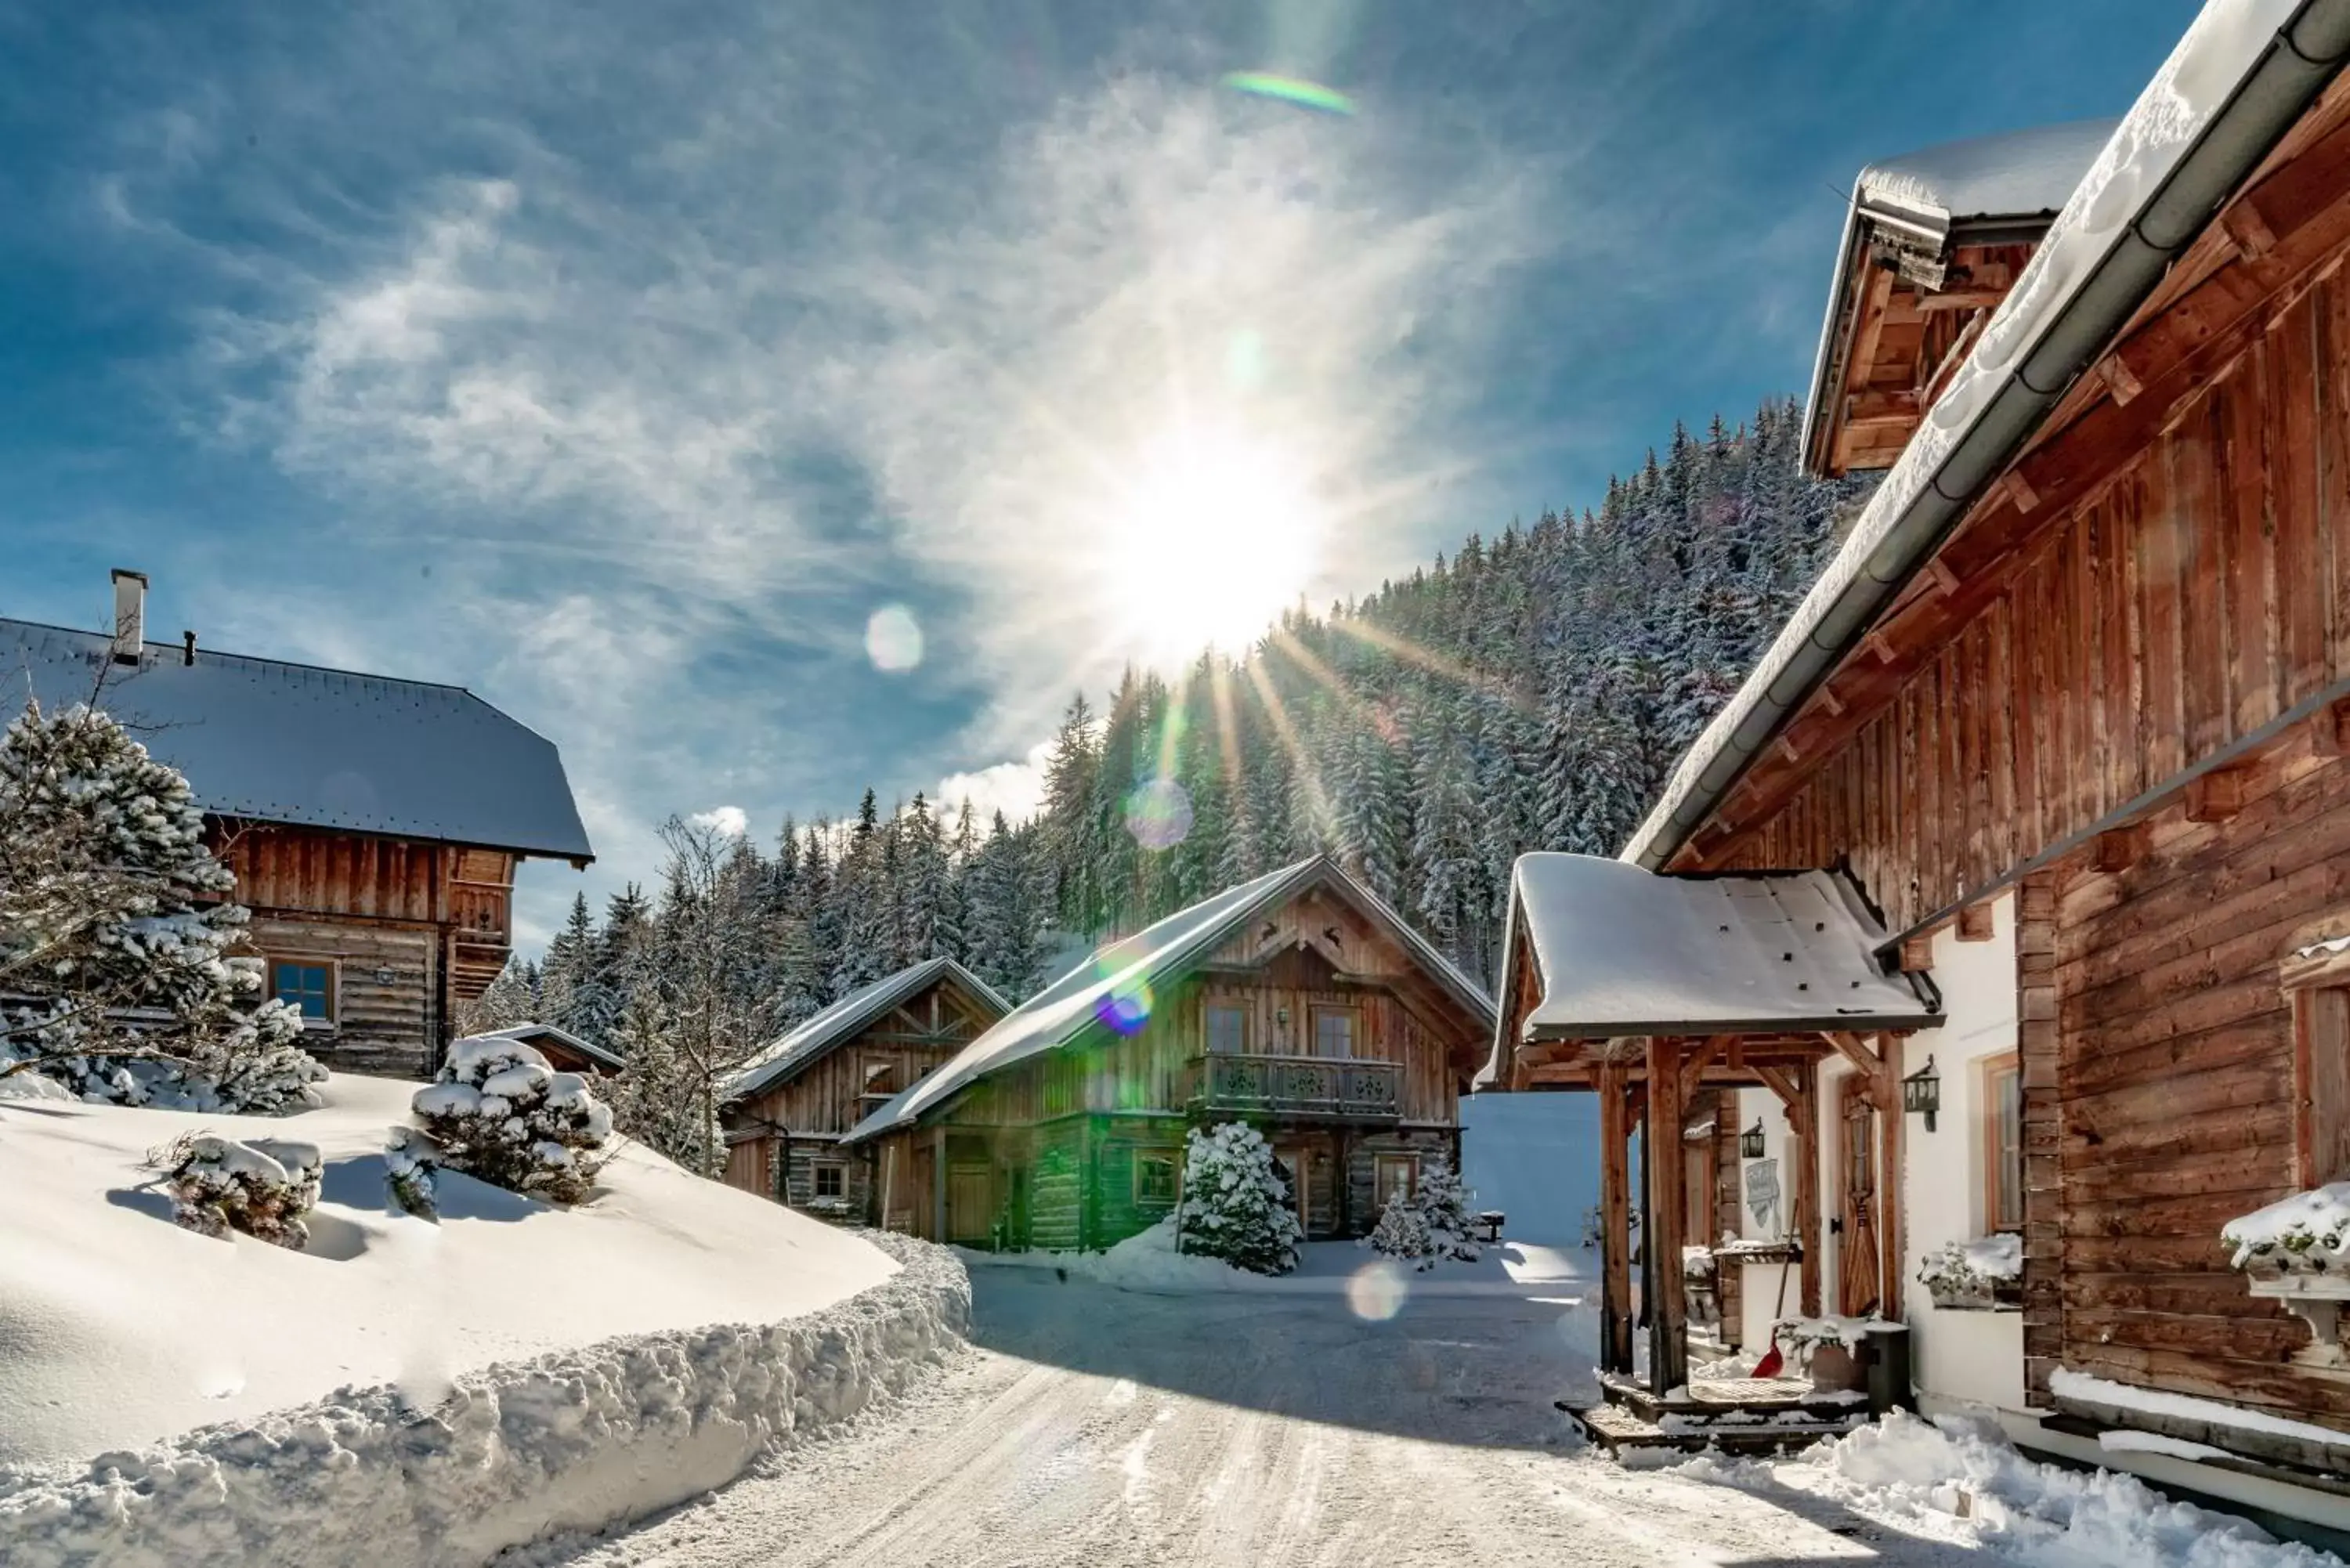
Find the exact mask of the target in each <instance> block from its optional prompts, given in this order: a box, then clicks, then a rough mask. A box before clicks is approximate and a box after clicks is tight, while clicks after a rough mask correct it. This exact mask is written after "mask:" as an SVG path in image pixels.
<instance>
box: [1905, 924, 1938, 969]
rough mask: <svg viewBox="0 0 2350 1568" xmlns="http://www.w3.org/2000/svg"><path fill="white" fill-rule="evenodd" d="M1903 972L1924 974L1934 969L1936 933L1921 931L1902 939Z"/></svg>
mask: <svg viewBox="0 0 2350 1568" xmlns="http://www.w3.org/2000/svg"><path fill="white" fill-rule="evenodd" d="M1900 963H1901V972H1902V973H1904V974H1924V973H1925V972H1926V971H1928V970H1929V969H1932V968H1933V967H1934V933H1933V932H1931V931H1920V932H1918V934H1917V935H1916V936H1914V937H1904V938H1902V939H1901V959H1900Z"/></svg>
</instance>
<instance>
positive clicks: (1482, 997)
mask: <svg viewBox="0 0 2350 1568" xmlns="http://www.w3.org/2000/svg"><path fill="white" fill-rule="evenodd" d="M1317 883H1318V884H1320V885H1322V886H1324V887H1327V888H1334V889H1336V890H1337V891H1338V892H1340V893H1341V894H1342V896H1344V897H1345V898H1347V900H1348V901H1349V902H1350V903H1352V904H1353V905H1354V906H1355V907H1356V908H1357V909H1359V910H1360V911H1361V912H1362V913H1363V914H1365V915H1366V916H1367V917H1369V918H1370V919H1373V920H1374V921H1376V922H1377V923H1378V925H1380V926H1381V927H1382V928H1384V929H1386V930H1387V931H1388V933H1389V934H1390V935H1392V936H1393V937H1395V938H1396V939H1397V940H1399V941H1401V942H1402V943H1403V944H1404V946H1405V947H1406V948H1408V949H1409V950H1410V951H1411V953H1412V955H1413V957H1415V958H1416V959H1417V960H1418V961H1419V962H1420V964H1421V965H1422V967H1423V968H1425V969H1426V970H1427V971H1428V972H1429V974H1430V976H1431V977H1432V978H1433V979H1434V980H1435V981H1437V982H1438V983H1439V984H1440V985H1441V986H1443V987H1444V989H1445V990H1446V991H1447V992H1451V995H1452V996H1453V998H1454V999H1455V1000H1456V1001H1458V1002H1460V1003H1461V1006H1462V1007H1464V1008H1465V1009H1466V1010H1467V1011H1468V1012H1470V1013H1471V1016H1473V1017H1476V1018H1480V1019H1491V1018H1492V1015H1493V1003H1492V998H1490V997H1488V996H1487V995H1486V994H1485V992H1484V988H1483V987H1482V986H1480V985H1479V984H1477V982H1476V981H1472V980H1471V979H1470V978H1469V977H1468V976H1467V975H1465V974H1463V973H1461V971H1460V970H1459V969H1457V968H1455V967H1454V966H1453V965H1452V963H1451V961H1449V960H1447V959H1446V958H1445V957H1444V955H1443V954H1441V953H1440V952H1438V951H1437V950H1436V949H1435V948H1433V947H1431V946H1430V945H1429V943H1428V941H1427V940H1426V939H1425V938H1423V937H1421V936H1420V935H1419V933H1418V932H1416V931H1414V930H1413V929H1411V928H1410V927H1409V925H1407V924H1405V922H1404V920H1403V918H1402V917H1401V916H1399V915H1398V914H1397V913H1396V912H1395V911H1394V910H1393V909H1389V908H1388V905H1387V903H1386V901H1385V900H1383V899H1382V898H1379V896H1378V894H1376V893H1374V892H1372V891H1371V890H1370V889H1369V888H1366V887H1364V886H1363V885H1362V884H1361V883H1360V882H1357V881H1356V880H1355V879H1354V878H1353V877H1349V876H1347V874H1346V872H1345V871H1343V870H1341V869H1340V868H1339V867H1338V866H1337V865H1336V863H1335V862H1333V861H1332V860H1330V859H1329V857H1326V856H1320V855H1316V856H1314V857H1311V858H1309V859H1305V860H1300V861H1298V862H1297V863H1296V864H1295V865H1292V866H1284V867H1282V868H1281V869H1280V870H1278V871H1271V872H1267V873H1266V874H1265V875H1264V876H1262V877H1257V878H1256V879H1255V880H1254V881H1251V882H1243V883H1242V884H1241V885H1240V886H1239V887H1237V888H1226V889H1225V890H1224V891H1223V892H1221V893H1219V894H1217V895H1216V896H1215V897H1213V898H1206V899H1202V900H1201V902H1199V903H1197V904H1194V905H1192V906H1191V908H1190V909H1179V910H1177V911H1176V912H1175V913H1174V914H1171V915H1170V916H1168V917H1167V918H1166V919H1162V920H1159V921H1158V922H1156V923H1155V924H1152V925H1149V926H1146V927H1144V928H1143V929H1141V930H1139V931H1138V932H1136V933H1135V934H1134V935H1133V936H1130V937H1128V938H1125V939H1124V940H1119V941H1117V942H1112V943H1110V944H1108V945H1107V946H1106V947H1104V948H1103V949H1101V950H1100V951H1098V952H1097V953H1095V954H1094V955H1093V957H1091V958H1090V959H1088V960H1087V961H1086V962H1084V963H1081V964H1079V965H1077V966H1076V968H1075V969H1072V970H1071V971H1069V972H1068V973H1066V974H1065V975H1063V976H1062V977H1061V978H1060V979H1058V980H1056V981H1054V982H1053V983H1052V984H1051V985H1049V986H1046V987H1045V989H1044V990H1043V991H1040V992H1037V993H1036V994H1035V996H1032V997H1030V998H1029V999H1028V1000H1027V1001H1026V1002H1022V1003H1021V1004H1020V1005H1019V1006H1018V1007H1016V1008H1014V1009H1013V1010H1012V1012H1010V1013H1008V1014H1007V1015H1006V1016H1005V1017H1004V1018H1003V1020H1002V1021H1001V1022H999V1023H997V1024H996V1025H995V1027H994V1028H993V1029H991V1030H989V1031H988V1032H987V1033H984V1034H983V1035H981V1036H980V1037H979V1038H978V1039H976V1040H974V1041H972V1043H971V1044H969V1045H966V1046H964V1047H963V1049H962V1053H961V1054H958V1055H957V1056H955V1058H954V1059H953V1060H952V1061H950V1062H948V1063H947V1064H945V1065H944V1066H942V1067H941V1068H939V1069H938V1071H936V1072H934V1073H932V1074H931V1075H930V1076H928V1077H926V1078H924V1079H923V1080H922V1081H921V1082H920V1083H919V1084H916V1085H913V1086H912V1087H911V1088H909V1089H907V1090H904V1091H903V1092H902V1093H900V1094H899V1095H898V1096H896V1097H895V1098H893V1099H891V1100H890V1101H889V1102H888V1103H887V1104H886V1105H883V1106H881V1107H880V1108H879V1109H878V1110H876V1111H875V1112H874V1113H873V1114H872V1115H871V1116H867V1117H866V1118H865V1119H864V1120H863V1121H861V1122H859V1123H858V1124H857V1125H856V1126H855V1127H851V1128H850V1129H849V1130H848V1134H847V1139H846V1140H845V1141H847V1142H851V1143H854V1142H856V1141H858V1139H861V1138H868V1137H873V1136H875V1135H876V1134H879V1133H883V1132H887V1131H889V1129H890V1128H892V1127H907V1126H910V1125H911V1124H912V1123H914V1122H915V1121H917V1120H919V1119H920V1117H921V1116H923V1114H924V1113H926V1112H928V1111H930V1110H932V1109H934V1108H936V1107H937V1106H941V1105H943V1104H945V1103H946V1102H947V1100H948V1099H950V1098H951V1097H952V1096H955V1095H957V1094H959V1093H961V1092H962V1090H963V1089H965V1088H967V1087H969V1086H970V1085H972V1084H974V1083H977V1082H978V1081H979V1080H980V1079H982V1078H983V1077H986V1076H987V1075H989V1074H991V1073H996V1072H1001V1071H1002V1070H1003V1068H1005V1067H1008V1066H1011V1065H1012V1064H1014V1063H1017V1062H1024V1061H1026V1060H1028V1059H1029V1058H1030V1057H1033V1056H1038V1055H1042V1054H1045V1052H1048V1051H1052V1050H1054V1049H1055V1048H1057V1047H1059V1046H1062V1045H1066V1044H1072V1043H1073V1042H1075V1041H1076V1040H1078V1039H1080V1038H1081V1037H1083V1036H1085V1035H1086V1034H1087V1033H1088V1032H1089V1031H1091V1030H1093V1029H1095V1028H1097V1027H1100V1026H1103V1025H1101V1023H1100V1020H1101V1016H1102V1012H1103V1011H1104V1009H1105V1007H1106V1005H1107V1003H1108V1002H1110V1001H1111V999H1112V998H1114V997H1127V996H1133V995H1136V994H1138V993H1139V992H1140V991H1141V990H1142V988H1143V987H1145V986H1154V987H1155V986H1159V985H1163V984H1165V983H1166V982H1167V981H1170V980H1172V979H1174V978H1176V977H1177V976H1179V975H1180V974H1181V973H1182V972H1183V971H1185V970H1186V969H1187V968H1188V967H1189V966H1190V965H1191V964H1193V963H1196V962H1198V961H1202V960H1204V959H1205V958H1207V956H1208V955H1209V954H1210V953H1211V952H1213V951H1214V950H1216V948H1217V947H1218V946H1219V945H1221V944H1222V942H1223V940H1224V939H1226V938H1227V937H1229V936H1231V935H1232V933H1233V932H1234V931H1236V930H1238V929H1240V928H1241V927H1242V926H1243V925H1245V924H1246V923H1247V922H1248V921H1249V920H1250V919H1253V917H1254V916H1256V915H1257V914H1259V913H1260V912H1262V911H1263V910H1265V909H1272V908H1274V906H1276V905H1279V904H1281V903H1283V902H1284V901H1285V900H1287V899H1288V898H1291V897H1293V896H1294V895H1295V894H1297V893H1301V892H1303V891H1305V888H1308V887H1310V886H1313V885H1315V884H1317Z"/></svg>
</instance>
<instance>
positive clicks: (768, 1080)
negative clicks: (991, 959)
mask: <svg viewBox="0 0 2350 1568" xmlns="http://www.w3.org/2000/svg"><path fill="white" fill-rule="evenodd" d="M947 979H953V980H955V981H960V982H962V986H963V988H964V989H965V990H967V991H969V992H971V993H972V995H973V996H975V997H977V998H979V1000H980V1001H982V1002H985V1003H986V1004H987V1005H988V1006H990V1007H992V1008H993V1009H994V1010H995V1016H996V1017H997V1018H999V1019H1000V1018H1002V1017H1003V1015H1004V1014H1005V1013H1007V1012H1011V1011H1012V1003H1010V1002H1006V1001H1005V1000H1004V999H1003V996H1002V994H1001V993H999V992H997V991H996V989H995V988H994V987H993V986H992V985H990V984H988V983H987V981H983V980H982V979H980V978H979V976H977V975H975V974H973V973H972V972H971V971H969V970H967V969H965V968H964V967H963V966H962V965H961V964H959V963H957V962H956V961H954V960H952V959H951V958H932V959H924V960H923V961H921V962H920V963H918V964H910V965H908V966H907V967H906V968H904V969H901V970H899V971H898V972H897V973H895V974H893V975H889V976H887V977H885V978H883V979H880V980H877V981H874V982H873V983H872V984H871V985H868V986H867V987H865V989H864V990H862V991H855V992H850V993H849V994H848V995H847V996H844V997H842V998H841V999H840V1000H839V1001H838V1002H834V1003H833V1004H832V1005H831V1006H829V1007H827V1008H826V1009H825V1010H824V1011H823V1012H818V1013H816V1015H815V1016H813V1017H811V1018H808V1019H806V1020H804V1021H803V1022H802V1023H799V1024H797V1025H795V1027H794V1028H793V1029H792V1030H791V1031H790V1032H789V1033H785V1034H784V1035H782V1036H781V1037H780V1038H778V1039H776V1040H774V1041H772V1042H770V1043H769V1044H767V1045H766V1046H765V1047H764V1049H763V1050H761V1051H760V1053H759V1054H757V1055H756V1056H754V1057H752V1058H751V1059H750V1060H749V1061H748V1062H745V1063H744V1064H743V1065H742V1066H741V1067H740V1068H739V1069H737V1070H736V1072H735V1074H734V1075H733V1077H731V1078H729V1079H727V1080H726V1082H725V1084H724V1085H723V1086H722V1087H721V1089H720V1091H719V1097H720V1098H722V1099H724V1100H728V1101H733V1100H741V1099H746V1098H748V1097H749V1096H753V1095H756V1094H759V1093H761V1092H763V1091H764V1090H766V1089H768V1088H770V1087H772V1086H773V1085H776V1084H779V1083H781V1082H783V1081H784V1080H785V1079H786V1078H788V1077H790V1076H791V1075H793V1074H795V1073H796V1072H798V1071H799V1070H800V1069H801V1068H802V1067H805V1066H806V1065H807V1064H809V1063H811V1062H813V1061H815V1060H816V1058H817V1057H819V1056H821V1055H823V1054H825V1053H826V1052H827V1051H828V1050H830V1049H831V1048H832V1047H833V1046H835V1045H837V1044H840V1042H842V1041H843V1040H846V1039H847V1038H848V1037H849V1036H850V1035H852V1034H854V1033H857V1032H858V1030H860V1029H862V1028H864V1027H865V1026H866V1024H868V1023H871V1022H872V1021H873V1020H874V1019H876V1018H879V1017H880V1016H881V1015H882V1014H884V1013H886V1012H889V1010H890V1009H891V1008H893V1007H895V1006H897V1005H898V1004H899V1002H904V1001H906V1000H908V999H909V998H911V997H915V996H919V995H920V994H921V993H922V992H925V991H928V990H929V989H930V988H931V983H932V982H933V981H941V980H947Z"/></svg>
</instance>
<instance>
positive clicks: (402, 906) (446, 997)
mask: <svg viewBox="0 0 2350 1568" xmlns="http://www.w3.org/2000/svg"><path fill="white" fill-rule="evenodd" d="M210 826H211V829H212V839H213V850H214V853H216V854H217V855H218V856H219V857H221V859H222V861H223V862H224V864H226V865H227V867H229V869H230V870H231V871H232V872H234V874H235V877H236V895H235V897H236V899H237V901H238V902H239V903H241V904H243V905H244V906H245V907H246V908H247V909H251V910H252V911H253V924H252V926H251V928H250V931H251V937H252V946H253V948H254V949H255V951H257V952H258V953H259V954H260V955H261V956H262V957H263V958H265V959H268V960H278V959H286V960H305V961H325V962H326V963H328V965H329V966H331V968H332V970H333V975H334V978H333V981H332V995H333V999H334V1000H333V1016H332V1018H331V1019H330V1020H329V1021H328V1023H325V1024H324V1025H315V1024H314V1025H313V1027H312V1031H311V1035H310V1050H311V1052H312V1054H314V1055H316V1056H317V1057H318V1058H319V1060H321V1061H323V1062H325V1063H327V1064H328V1065H329V1066H332V1067H342V1068H345V1069H347V1070H350V1071H356V1072H367V1073H382V1074H388V1075H394V1076H407V1077H422V1076H425V1075H428V1074H429V1073H430V1072H431V1071H432V1067H433V1064H434V1063H435V1061H436V1059H437V1057H438V1054H439V1052H440V1049H441V1047H442V1045H443V1044H445V1043H446V1041H447V1038H448V1028H449V1023H450V1016H451V1012H452V1008H453V1006H454V1004H455V1003H456V1002H461V1001H468V1000H471V999H473V998H474V997H478V996H479V995H480V994H481V993H482V992H483V990H484V989H485V988H486V987H487V986H488V985H489V983H490V981H493V980H494V979H495V978H496V977H497V973H498V971H499V970H501V969H503V968H504V965H505V961H506V955H507V953H508V951H509V950H510V948H511V945H512V919H511V908H512V900H513V882H514V867H515V857H514V856H512V855H510V854H507V853H505V852H504V851H502V850H494V849H481V848H474V847H470V846H458V845H451V844H439V843H431V842H416V841H411V840H406V839H397V838H377V837H370V836H364V835H359V834H347V833H334V832H329V831H327V830H324V829H318V828H307V827H290V826H279V825H276V824H265V823H232V822H213V823H212V824H210Z"/></svg>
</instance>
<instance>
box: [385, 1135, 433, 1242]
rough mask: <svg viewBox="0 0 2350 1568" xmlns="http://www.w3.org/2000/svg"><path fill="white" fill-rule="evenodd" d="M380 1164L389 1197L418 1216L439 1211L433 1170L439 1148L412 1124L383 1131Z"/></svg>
mask: <svg viewBox="0 0 2350 1568" xmlns="http://www.w3.org/2000/svg"><path fill="white" fill-rule="evenodd" d="M383 1168H384V1177H385V1179H386V1180H387V1181H388V1182H389V1183H390V1187H391V1200H392V1201H393V1202H394V1203H396V1204H398V1205H399V1206H400V1208H401V1209H402V1210H405V1211H406V1212H408V1213H411V1214H413V1215H415V1216H416V1217H417V1218H418V1219H420V1220H432V1219H436V1218H438V1217H439V1215H440V1212H441V1199H440V1195H439V1193H438V1192H436V1191H435V1190H434V1189H433V1185H432V1177H433V1173H434V1172H436V1171H438V1170H439V1169H440V1168H441V1151H440V1150H439V1149H437V1148H435V1147H432V1139H431V1138H429V1137H425V1136H424V1134H423V1133H422V1132H421V1131H420V1130H418V1129H417V1128H415V1127H393V1128H391V1129H390V1131H389V1132H387V1133H385V1134H384V1138H383Z"/></svg>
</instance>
